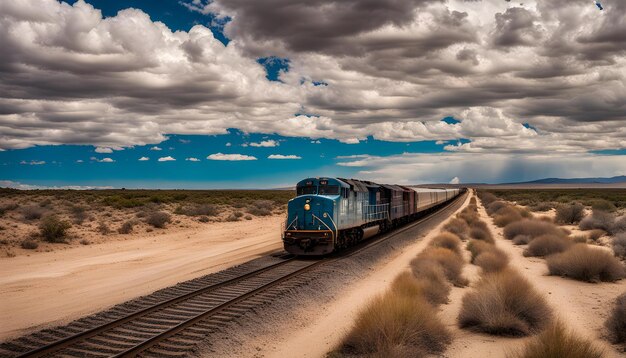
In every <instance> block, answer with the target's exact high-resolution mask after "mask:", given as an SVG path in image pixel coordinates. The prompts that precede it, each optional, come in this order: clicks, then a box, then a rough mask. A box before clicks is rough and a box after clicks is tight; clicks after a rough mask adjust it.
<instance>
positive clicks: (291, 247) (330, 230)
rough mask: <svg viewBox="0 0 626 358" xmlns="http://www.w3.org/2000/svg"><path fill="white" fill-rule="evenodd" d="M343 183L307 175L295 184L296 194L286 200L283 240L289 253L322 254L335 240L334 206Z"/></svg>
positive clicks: (343, 188) (325, 252)
mask: <svg viewBox="0 0 626 358" xmlns="http://www.w3.org/2000/svg"><path fill="white" fill-rule="evenodd" d="M347 189H349V186H347V185H346V184H345V183H342V182H340V181H338V180H336V179H331V178H309V179H305V180H302V181H300V182H299V183H298V184H297V185H296V193H297V196H296V197H295V198H293V199H291V200H290V201H289V204H288V210H287V213H288V214H287V220H286V222H285V230H284V233H283V243H284V245H285V249H286V250H287V252H290V253H293V254H307V255H324V254H328V253H330V252H332V251H333V250H334V246H335V240H336V239H337V234H338V227H337V216H336V214H337V213H336V212H337V210H336V208H337V206H338V201H339V200H340V198H341V195H342V193H345V191H346V190H347Z"/></svg>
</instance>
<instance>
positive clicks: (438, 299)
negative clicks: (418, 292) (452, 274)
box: [410, 259, 450, 305]
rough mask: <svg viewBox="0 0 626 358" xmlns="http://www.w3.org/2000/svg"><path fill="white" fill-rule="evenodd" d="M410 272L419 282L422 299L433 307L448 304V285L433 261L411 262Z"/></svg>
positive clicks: (441, 269) (443, 273)
mask: <svg viewBox="0 0 626 358" xmlns="http://www.w3.org/2000/svg"><path fill="white" fill-rule="evenodd" d="M410 266H411V271H412V272H413V275H414V276H415V277H416V278H417V279H418V280H419V283H420V286H421V287H422V291H423V295H424V298H426V300H427V301H428V302H430V303H431V304H433V305H439V304H443V303H447V302H448V294H449V293H450V285H449V284H448V281H447V279H446V273H445V272H444V270H443V268H442V267H441V266H440V265H439V264H438V263H437V262H435V261H433V260H424V259H421V260H420V259H415V260H413V261H411V265H410Z"/></svg>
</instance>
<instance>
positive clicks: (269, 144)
mask: <svg viewBox="0 0 626 358" xmlns="http://www.w3.org/2000/svg"><path fill="white" fill-rule="evenodd" d="M248 145H250V146H251V147H266V148H269V147H278V146H279V145H280V143H279V142H277V141H275V140H273V139H270V140H264V141H261V142H258V143H248Z"/></svg>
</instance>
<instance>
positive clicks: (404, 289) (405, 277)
mask: <svg viewBox="0 0 626 358" xmlns="http://www.w3.org/2000/svg"><path fill="white" fill-rule="evenodd" d="M391 291H393V292H395V293H398V294H401V295H405V296H407V297H418V296H422V295H423V293H424V291H423V287H422V286H421V285H420V282H419V281H418V279H417V278H416V277H415V276H413V274H412V273H411V272H403V273H401V274H400V275H398V276H397V277H396V278H395V279H394V280H393V282H392V283H391Z"/></svg>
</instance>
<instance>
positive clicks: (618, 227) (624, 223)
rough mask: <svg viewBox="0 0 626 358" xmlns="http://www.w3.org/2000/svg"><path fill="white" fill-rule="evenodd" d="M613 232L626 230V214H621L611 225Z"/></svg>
mask: <svg viewBox="0 0 626 358" xmlns="http://www.w3.org/2000/svg"><path fill="white" fill-rule="evenodd" d="M610 232H611V234H613V235H615V234H617V233H620V232H626V216H620V217H618V218H617V219H615V222H614V223H613V225H612V226H611V231H610Z"/></svg>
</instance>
